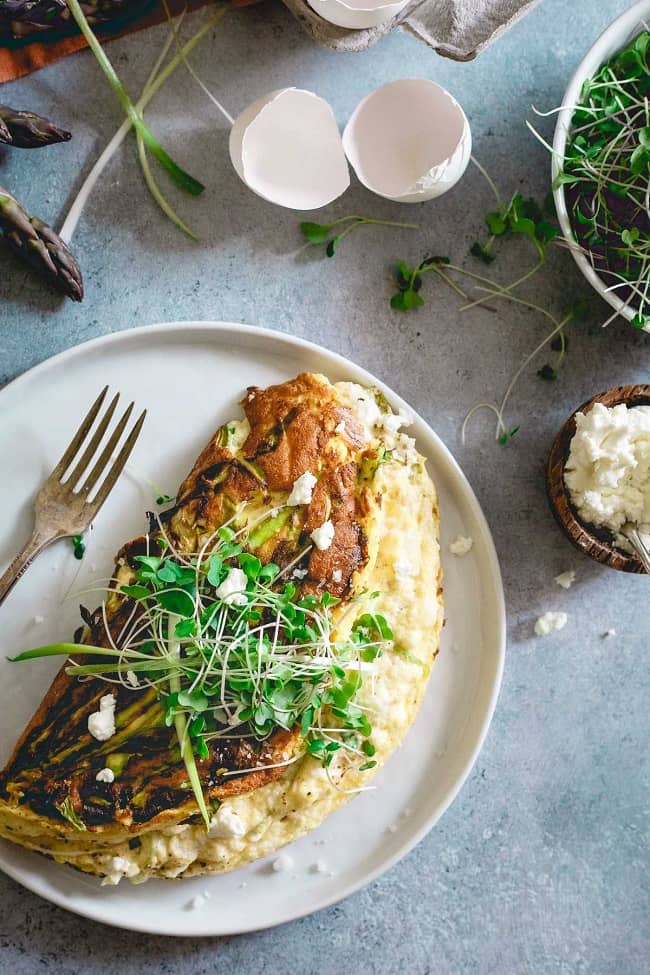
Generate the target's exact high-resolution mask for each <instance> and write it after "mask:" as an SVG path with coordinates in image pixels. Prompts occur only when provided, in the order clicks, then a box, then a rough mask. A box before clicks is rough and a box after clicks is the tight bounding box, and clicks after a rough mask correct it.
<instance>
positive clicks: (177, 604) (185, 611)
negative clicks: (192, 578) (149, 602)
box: [156, 589, 194, 617]
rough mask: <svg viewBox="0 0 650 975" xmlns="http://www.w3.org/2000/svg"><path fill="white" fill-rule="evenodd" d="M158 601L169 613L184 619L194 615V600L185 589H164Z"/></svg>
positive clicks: (157, 596)
mask: <svg viewBox="0 0 650 975" xmlns="http://www.w3.org/2000/svg"><path fill="white" fill-rule="evenodd" d="M156 599H157V600H158V602H159V603H160V605H161V606H162V607H163V609H166V610H167V612H168V613H174V614H175V615H176V616H184V617H189V616H192V615H193V614H194V600H193V599H192V597H191V596H190V594H189V593H187V592H185V590H184V589H162V590H161V591H160V592H158V593H156Z"/></svg>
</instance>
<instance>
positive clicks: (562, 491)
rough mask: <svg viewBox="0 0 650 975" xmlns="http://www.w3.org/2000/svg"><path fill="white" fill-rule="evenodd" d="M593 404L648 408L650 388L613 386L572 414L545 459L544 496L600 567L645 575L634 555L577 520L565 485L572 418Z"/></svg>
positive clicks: (565, 528) (562, 525)
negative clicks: (546, 462)
mask: <svg viewBox="0 0 650 975" xmlns="http://www.w3.org/2000/svg"><path fill="white" fill-rule="evenodd" d="M594 403H604V404H605V406H617V405H618V404H619V403H625V404H626V405H627V406H650V386H649V385H642V384H640V385H638V386H616V387H615V388H614V389H608V390H606V391H605V392H604V393H599V394H598V395H597V396H594V397H593V399H590V400H589V401H588V402H586V403H583V405H582V406H580V407H578V409H577V410H576V411H575V413H572V414H571V416H570V417H569V419H568V420H567V421H566V423H565V424H564V426H563V427H562V429H561V430H560V432H559V433H558V435H557V437H556V438H555V442H554V443H553V446H552V448H551V453H550V456H549V458H548V467H547V469H546V493H547V495H548V500H549V504H550V506H551V511H552V512H553V514H554V515H555V518H556V521H557V523H558V525H559V526H560V528H561V529H562V531H563V532H564V533H565V535H566V536H567V538H568V539H569V541H571V542H573V544H574V545H575V546H576V547H577V548H579V549H581V551H583V552H586V553H587V555H590V556H591V558H592V559H595V560H596V562H602V563H603V565H608V566H610V568H612V569H619V570H620V571H622V572H645V569H644V568H643V564H642V563H641V561H640V559H638V558H637V557H636V555H629V554H627V553H626V552H622V551H621V550H620V549H618V548H615V546H614V545H613V544H612V536H611V533H610V532H608V531H607V530H606V529H601V528H596V527H595V526H593V525H589V524H587V523H585V522H583V521H580V519H579V517H578V513H577V511H576V509H575V506H574V504H573V502H572V501H571V497H570V495H569V491H568V489H567V486H566V484H565V483H564V465H565V464H566V462H567V458H568V456H569V447H570V444H571V440H572V439H573V436H574V434H575V432H576V420H575V415H576V413H587V412H588V411H589V410H590V409H591V407H592V406H593V405H594Z"/></svg>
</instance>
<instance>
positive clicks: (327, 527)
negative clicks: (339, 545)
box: [310, 521, 334, 552]
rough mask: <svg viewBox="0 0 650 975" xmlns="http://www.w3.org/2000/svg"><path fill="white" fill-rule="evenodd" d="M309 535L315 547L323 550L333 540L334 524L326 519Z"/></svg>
mask: <svg viewBox="0 0 650 975" xmlns="http://www.w3.org/2000/svg"><path fill="white" fill-rule="evenodd" d="M310 537H311V540H312V542H313V543H314V545H315V546H316V548H317V549H319V550H320V551H321V552H324V551H325V550H326V549H328V548H329V547H330V545H331V544H332V542H333V541H334V525H333V524H332V522H331V521H326V522H324V523H323V524H322V525H321V526H320V528H316V529H315V530H314V531H313V532H312V533H311V536H310Z"/></svg>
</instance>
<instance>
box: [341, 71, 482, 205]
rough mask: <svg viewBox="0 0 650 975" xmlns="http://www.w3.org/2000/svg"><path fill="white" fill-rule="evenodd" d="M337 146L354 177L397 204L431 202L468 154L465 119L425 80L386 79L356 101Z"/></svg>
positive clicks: (454, 103) (445, 94) (442, 91)
mask: <svg viewBox="0 0 650 975" xmlns="http://www.w3.org/2000/svg"><path fill="white" fill-rule="evenodd" d="M343 148H344V150H345V154H346V156H347V157H348V160H349V161H350V163H351V165H352V167H353V169H354V170H355V172H356V174H357V176H358V177H359V180H360V181H361V182H362V183H363V185H364V186H366V187H367V188H368V189H369V190H372V191H373V193H377V194H378V195H379V196H383V197H386V199H388V200H394V201H396V202H398V203H420V202H422V201H424V200H432V199H434V197H436V196H441V195H442V194H443V193H446V192H447V190H450V189H451V187H452V186H454V185H455V184H456V183H457V182H458V180H459V179H460V178H461V176H462V175H463V173H464V172H465V169H466V168H467V164H468V163H469V159H470V155H471V152H472V136H471V132H470V128H469V122H468V121H467V117H466V115H465V113H464V111H463V110H462V108H461V107H460V105H459V104H458V102H457V101H456V99H455V98H453V97H452V96H451V95H450V94H449V92H448V91H446V90H445V89H444V88H441V86H440V85H437V84H435V82H433V81H429V80H428V79H425V78H405V79H403V80H401V81H391V82H389V83H388V84H387V85H382V87H381V88H377V89H376V90H375V91H373V92H371V93H370V94H369V95H368V96H367V97H366V98H364V99H363V101H362V102H360V103H359V105H357V107H356V109H355V110H354V112H353V114H352V117H351V118H350V121H349V122H348V124H347V125H346V127H345V131H344V132H343Z"/></svg>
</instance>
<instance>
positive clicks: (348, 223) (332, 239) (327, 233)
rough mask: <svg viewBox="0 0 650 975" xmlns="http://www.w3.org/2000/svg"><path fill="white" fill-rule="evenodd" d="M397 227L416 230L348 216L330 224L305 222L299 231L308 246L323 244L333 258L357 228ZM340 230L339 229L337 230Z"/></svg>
mask: <svg viewBox="0 0 650 975" xmlns="http://www.w3.org/2000/svg"><path fill="white" fill-rule="evenodd" d="M368 226H374V227H397V228H400V229H402V230H418V229H419V228H418V225H417V224H415V223H398V222H397V221H395V220H375V219H373V218H372V217H358V216H355V215H350V216H347V217H339V218H338V219H337V220H333V221H332V222H331V223H311V222H310V221H305V222H303V223H301V224H300V230H301V232H302V235H303V237H304V238H305V240H306V241H307V243H308V244H315V245H318V244H324V245H325V253H326V254H327V256H328V257H334V254H335V253H336V248H337V247H338V245H339V244H340V242H341V241H342V240H343V238H344V237H347V236H348V234H351V233H352V232H353V231H355V230H358V229H359V227H368ZM337 228H340V229H337Z"/></svg>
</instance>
